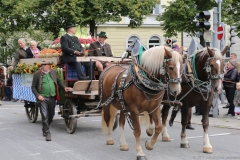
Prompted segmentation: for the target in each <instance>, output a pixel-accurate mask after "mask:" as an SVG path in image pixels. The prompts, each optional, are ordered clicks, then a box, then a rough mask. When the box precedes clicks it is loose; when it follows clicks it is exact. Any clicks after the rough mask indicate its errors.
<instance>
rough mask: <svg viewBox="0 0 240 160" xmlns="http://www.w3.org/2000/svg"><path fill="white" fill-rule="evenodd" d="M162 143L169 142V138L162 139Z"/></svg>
mask: <svg viewBox="0 0 240 160" xmlns="http://www.w3.org/2000/svg"><path fill="white" fill-rule="evenodd" d="M162 141H163V142H171V139H170V137H162Z"/></svg>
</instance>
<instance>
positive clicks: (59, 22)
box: [0, 0, 160, 38]
mask: <svg viewBox="0 0 240 160" xmlns="http://www.w3.org/2000/svg"><path fill="white" fill-rule="evenodd" d="M159 2H160V1H159V0H144V1H143V0H127V1H126V0H39V1H37V0H14V1H13V0H2V1H0V15H1V16H0V26H1V27H0V32H1V31H6V30H8V31H16V30H17V31H19V30H26V29H27V28H29V27H34V28H35V29H39V30H44V31H45V32H52V33H53V34H54V38H57V37H58V33H59V31H60V28H63V27H64V26H65V25H66V24H67V23H69V22H71V23H75V24H78V25H80V26H87V25H89V26H90V29H91V33H94V31H93V30H92V29H93V28H94V27H95V25H97V24H101V23H105V22H108V21H117V22H119V21H121V19H122V16H128V17H129V18H130V19H131V21H130V24H129V26H130V27H133V28H134V27H138V26H140V25H141V24H142V21H143V17H144V16H145V15H149V14H151V12H152V10H153V8H154V7H155V5H156V4H157V3H159ZM3 24H5V25H3Z"/></svg>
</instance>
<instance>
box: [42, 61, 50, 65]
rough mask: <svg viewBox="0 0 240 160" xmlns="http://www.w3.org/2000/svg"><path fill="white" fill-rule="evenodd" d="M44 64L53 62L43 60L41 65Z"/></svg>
mask: <svg viewBox="0 0 240 160" xmlns="http://www.w3.org/2000/svg"><path fill="white" fill-rule="evenodd" d="M44 64H49V65H51V64H52V62H50V61H49V60H43V61H42V62H41V65H44Z"/></svg>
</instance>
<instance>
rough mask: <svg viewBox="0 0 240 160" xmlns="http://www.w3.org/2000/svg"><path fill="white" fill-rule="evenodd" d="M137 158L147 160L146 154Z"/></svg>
mask: <svg viewBox="0 0 240 160" xmlns="http://www.w3.org/2000/svg"><path fill="white" fill-rule="evenodd" d="M137 160H147V158H146V157H145V156H137Z"/></svg>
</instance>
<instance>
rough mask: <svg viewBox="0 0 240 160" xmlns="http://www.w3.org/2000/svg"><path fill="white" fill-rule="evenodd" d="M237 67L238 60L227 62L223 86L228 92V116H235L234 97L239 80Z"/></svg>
mask: <svg viewBox="0 0 240 160" xmlns="http://www.w3.org/2000/svg"><path fill="white" fill-rule="evenodd" d="M236 67H237V63H236V61H229V62H228V63H227V72H226V73H225V74H224V78H223V87H224V89H225V92H226V97H227V100H228V103H229V104H230V107H229V109H228V113H227V114H225V116H228V117H233V116H235V113H234V104H233V99H234V94H235V90H236V82H238V81H239V78H238V71H237V68H236Z"/></svg>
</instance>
